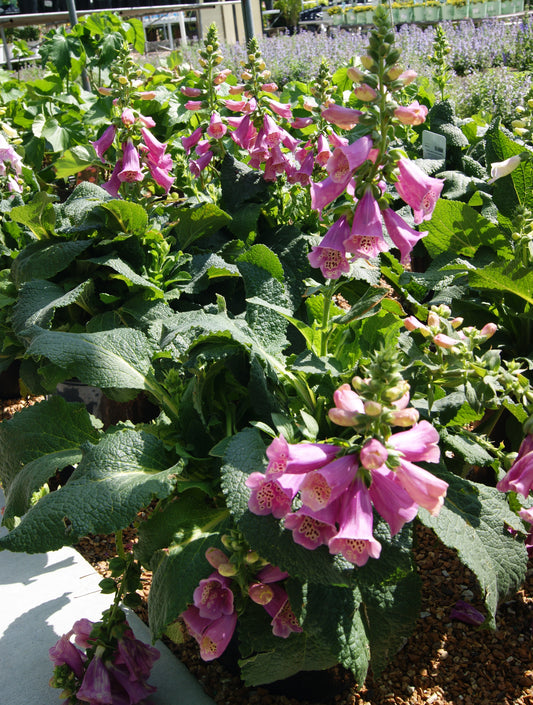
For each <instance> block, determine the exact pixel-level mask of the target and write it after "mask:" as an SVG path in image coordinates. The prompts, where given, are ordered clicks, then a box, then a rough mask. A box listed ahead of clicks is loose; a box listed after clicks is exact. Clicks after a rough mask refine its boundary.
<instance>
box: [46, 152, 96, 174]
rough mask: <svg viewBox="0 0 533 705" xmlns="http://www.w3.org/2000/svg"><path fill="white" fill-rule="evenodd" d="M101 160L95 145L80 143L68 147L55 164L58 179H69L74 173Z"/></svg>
mask: <svg viewBox="0 0 533 705" xmlns="http://www.w3.org/2000/svg"><path fill="white" fill-rule="evenodd" d="M97 162H99V160H98V157H97V156H96V153H95V151H94V148H93V147H89V146H87V145H82V144H78V145H76V146H75V147H72V149H67V150H66V151H65V152H63V154H62V155H61V156H60V157H59V159H56V161H55V162H54V164H53V166H54V169H55V172H56V176H57V178H58V179H67V178H68V177H69V176H72V175H73V174H79V172H80V171H83V170H84V169H86V168H87V167H88V166H91V165H92V164H96V163H97Z"/></svg>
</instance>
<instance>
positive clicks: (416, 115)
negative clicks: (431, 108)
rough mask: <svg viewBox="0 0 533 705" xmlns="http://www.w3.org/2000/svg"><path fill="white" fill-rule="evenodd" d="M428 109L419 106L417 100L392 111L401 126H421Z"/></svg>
mask: <svg viewBox="0 0 533 705" xmlns="http://www.w3.org/2000/svg"><path fill="white" fill-rule="evenodd" d="M427 114H428V109H427V108H426V106H425V105H420V103H419V102H418V100H415V101H413V102H412V103H410V104H409V105H400V106H398V107H397V108H396V110H395V111H394V115H395V117H397V118H398V120H399V121H400V122H401V123H402V124H403V125H422V123H424V122H425V121H426V117H427Z"/></svg>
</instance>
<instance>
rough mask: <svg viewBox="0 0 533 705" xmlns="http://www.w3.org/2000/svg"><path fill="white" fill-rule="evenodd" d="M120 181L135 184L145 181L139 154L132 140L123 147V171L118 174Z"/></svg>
mask: <svg viewBox="0 0 533 705" xmlns="http://www.w3.org/2000/svg"><path fill="white" fill-rule="evenodd" d="M118 178H119V180H120V181H128V182H129V183H133V182H136V181H142V180H143V178H144V177H143V173H142V171H141V165H140V162H139V152H138V151H137V148H136V147H135V145H134V144H133V142H132V141H131V140H127V142H125V143H124V144H123V145H122V170H121V171H119V173H118Z"/></svg>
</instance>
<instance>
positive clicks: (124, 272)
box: [89, 255, 163, 297]
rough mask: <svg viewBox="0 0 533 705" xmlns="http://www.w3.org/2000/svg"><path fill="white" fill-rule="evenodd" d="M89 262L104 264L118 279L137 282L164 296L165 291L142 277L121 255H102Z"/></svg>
mask: <svg viewBox="0 0 533 705" xmlns="http://www.w3.org/2000/svg"><path fill="white" fill-rule="evenodd" d="M89 262H94V263H95V264H103V265H105V266H106V267H109V268H110V269H112V270H113V271H114V272H116V273H117V275H118V276H116V275H115V278H117V279H123V280H124V281H125V282H127V283H131V284H135V285H136V286H142V287H143V288H145V289H151V290H152V291H153V292H154V293H157V294H159V295H160V297H162V296H163V291H162V290H161V289H160V288H159V287H158V286H156V285H155V284H153V283H152V282H151V281H150V280H148V279H146V278H145V277H141V276H140V275H139V274H137V272H136V271H135V270H134V269H132V268H131V267H130V266H129V264H127V263H126V262H124V260H121V259H120V258H119V257H114V256H113V255H104V256H102V257H91V258H90V259H89Z"/></svg>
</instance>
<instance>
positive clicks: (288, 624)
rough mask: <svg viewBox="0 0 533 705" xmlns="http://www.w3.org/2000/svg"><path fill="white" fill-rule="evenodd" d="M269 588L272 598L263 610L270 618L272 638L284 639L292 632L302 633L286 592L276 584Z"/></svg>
mask: <svg viewBox="0 0 533 705" xmlns="http://www.w3.org/2000/svg"><path fill="white" fill-rule="evenodd" d="M271 588H272V591H273V593H274V596H273V597H272V599H271V600H270V601H269V602H268V603H267V604H266V605H264V608H265V610H266V611H267V612H268V614H269V615H270V616H271V617H272V622H271V623H270V624H271V625H272V633H273V634H274V636H279V637H281V638H282V639H286V638H287V637H288V636H289V635H290V634H292V632H301V631H303V630H302V627H301V626H300V625H299V624H298V620H297V619H296V616H295V614H294V612H293V611H292V607H291V605H290V602H289V596H288V595H287V592H286V591H285V590H284V589H283V588H282V587H281V586H280V585H277V584H276V583H273V584H272V585H271Z"/></svg>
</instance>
